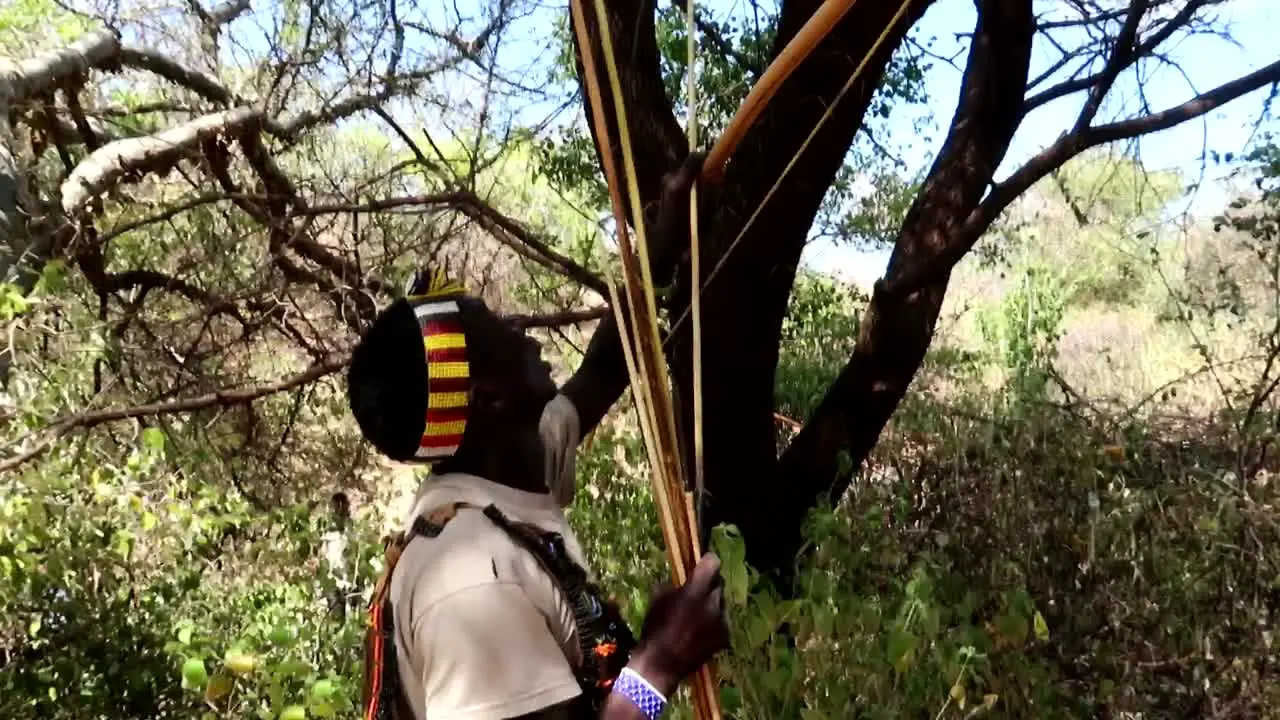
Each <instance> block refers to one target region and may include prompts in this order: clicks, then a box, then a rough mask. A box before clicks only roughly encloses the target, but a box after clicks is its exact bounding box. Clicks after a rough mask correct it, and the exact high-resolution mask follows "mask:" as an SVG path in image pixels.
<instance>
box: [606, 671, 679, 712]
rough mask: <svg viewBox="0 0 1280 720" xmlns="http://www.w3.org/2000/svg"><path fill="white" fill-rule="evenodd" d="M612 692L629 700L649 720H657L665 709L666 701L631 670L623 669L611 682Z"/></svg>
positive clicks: (656, 690) (649, 684) (655, 689)
mask: <svg viewBox="0 0 1280 720" xmlns="http://www.w3.org/2000/svg"><path fill="white" fill-rule="evenodd" d="M613 692H615V693H618V694H619V695H621V696H622V697H624V698H626V699H628V700H630V701H631V702H632V703H633V704H634V705H635V706H636V707H638V708H640V712H643V713H644V716H645V717H647V718H649V720H658V718H659V717H661V716H662V711H663V710H664V709H666V707H667V699H666V698H665V697H663V696H662V693H660V692H658V689H657V688H655V687H654V686H653V685H652V684H651V683H650V682H649V681H648V680H645V679H644V677H643V676H641V675H640V673H638V672H636V671H635V670H632V669H631V668H628V667H624V668H622V672H621V673H619V674H618V679H617V680H614V681H613Z"/></svg>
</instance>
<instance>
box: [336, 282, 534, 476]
mask: <svg viewBox="0 0 1280 720" xmlns="http://www.w3.org/2000/svg"><path fill="white" fill-rule="evenodd" d="M555 392H556V386H555V383H554V382H553V381H552V379H551V372H550V366H548V365H547V364H546V363H544V362H543V361H542V359H541V348H540V347H539V346H538V343H537V341H535V340H534V339H533V338H530V337H529V336H527V335H526V334H525V333H524V332H522V331H520V330H518V329H516V328H515V327H513V326H511V325H510V324H509V323H507V322H505V321H503V320H502V318H500V317H498V316H497V315H496V314H494V312H493V311H492V310H490V309H489V308H488V307H487V306H486V305H485V304H484V302H483V301H482V300H480V299H478V298H475V297H472V296H469V295H466V294H464V293H462V292H461V291H460V290H459V289H456V288H451V287H444V289H440V287H439V283H438V282H437V283H436V286H429V283H426V282H423V283H419V284H417V285H416V286H415V287H414V288H412V289H411V291H410V294H409V296H408V297H407V298H401V299H398V300H396V301H395V302H393V303H392V304H391V305H390V306H388V307H387V308H386V309H384V310H383V311H382V312H381V313H379V314H378V317H377V318H376V319H375V320H374V322H373V324H372V325H371V326H370V327H369V329H368V330H367V331H366V332H365V335H364V337H362V338H361V339H360V342H359V344H357V345H356V348H355V350H354V352H353V353H352V356H351V367H350V369H349V370H348V372H347V398H348V401H349V403H350V405H351V411H352V413H353V414H354V415H355V417H356V422H357V423H358V424H359V425H360V430H361V432H363V433H364V436H365V438H367V439H368V440H369V442H370V443H372V444H373V445H374V447H376V448H377V449H378V450H379V451H380V452H382V453H383V454H385V455H386V456H388V457H390V458H391V459H393V460H400V461H409V460H414V459H418V460H426V461H431V460H440V459H444V458H447V457H451V456H453V455H456V454H459V453H465V452H467V451H468V449H470V448H481V449H483V448H486V447H490V446H491V445H492V444H493V443H494V442H495V441H501V440H502V439H503V438H510V437H513V436H515V435H517V434H519V433H522V432H525V431H528V430H533V431H535V432H536V429H537V424H538V419H539V417H540V416H541V413H542V409H543V407H544V406H545V405H546V403H547V402H548V401H549V400H550V399H551V398H552V397H554V395H555ZM464 430H465V432H463V431H464Z"/></svg>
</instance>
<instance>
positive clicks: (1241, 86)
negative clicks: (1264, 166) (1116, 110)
mask: <svg viewBox="0 0 1280 720" xmlns="http://www.w3.org/2000/svg"><path fill="white" fill-rule="evenodd" d="M1275 83H1280V60H1277V61H1276V62H1273V63H1271V64H1270V65H1267V66H1265V67H1262V68H1259V69H1258V70H1255V71H1254V72H1251V73H1249V74H1248V75H1245V76H1243V77H1240V78H1237V79H1235V80H1232V81H1231V82H1228V83H1224V84H1222V85H1219V86H1218V87H1216V88H1214V89H1213V90H1210V91H1208V92H1205V93H1202V94H1200V95H1197V96H1196V97H1194V98H1192V99H1190V100H1188V101H1186V102H1184V103H1182V104H1181V105H1177V106H1175V107H1171V108H1169V109H1167V110H1163V111H1161V112H1157V113H1152V114H1149V115H1143V116H1141V117H1137V118H1132V119H1129V120H1123V121H1119V122H1114V123H1109V124H1107V125H1100V126H1098V127H1092V128H1089V129H1087V130H1084V131H1083V132H1080V133H1069V134H1066V135H1064V136H1062V137H1061V138H1059V139H1058V141H1057V142H1055V143H1054V144H1053V145H1050V146H1049V147H1047V148H1045V149H1044V150H1042V151H1041V152H1040V153H1039V154H1037V155H1036V156H1035V157H1033V158H1031V159H1030V160H1028V161H1027V162H1026V163H1025V164H1023V165H1022V167H1020V168H1018V169H1017V170H1016V171H1014V172H1013V174H1012V175H1010V176H1009V177H1008V178H1006V179H1005V180H1004V181H1003V182H1000V183H998V184H996V185H995V186H994V187H992V189H991V192H990V193H988V194H987V196H986V198H984V199H983V201H982V202H981V203H980V204H979V205H978V206H977V207H976V208H974V210H973V211H972V212H971V213H969V215H968V216H967V217H966V218H965V220H964V222H963V223H961V224H960V225H959V226H958V227H957V228H956V229H955V231H954V232H953V233H952V235H951V238H950V240H949V241H948V244H947V246H946V248H945V249H944V250H943V252H941V253H940V254H939V255H938V256H937V257H936V258H935V259H934V260H933V261H931V262H928V263H924V264H922V265H921V266H919V267H918V268H916V271H915V272H911V273H905V274H903V275H902V276H901V277H898V278H894V279H892V280H889V279H886V280H885V281H884V283H883V285H882V287H883V289H884V290H885V291H887V292H892V293H899V292H912V291H914V289H916V288H920V287H923V286H924V285H927V284H929V283H931V282H933V281H934V280H935V279H936V278H938V277H941V276H942V275H943V274H945V273H948V272H950V270H951V268H952V267H954V266H955V264H956V263H957V262H959V261H960V259H961V258H963V257H964V256H965V254H966V253H968V252H969V250H970V249H972V248H973V245H974V243H976V242H977V241H978V239H979V238H981V237H982V234H983V233H984V232H986V230H987V228H988V227H990V226H991V223H993V222H995V219H996V218H997V217H999V216H1000V213H1002V212H1004V209H1005V208H1006V207H1008V206H1009V203H1011V202H1013V201H1014V200H1015V199H1016V198H1017V197H1018V196H1019V195H1021V194H1022V193H1024V192H1026V191H1027V190H1028V189H1029V188H1030V187H1031V186H1032V185H1034V184H1036V183H1037V182H1039V181H1040V179H1041V178H1043V177H1045V176H1046V175H1048V174H1049V173H1050V172H1052V171H1053V170H1055V169H1056V168H1059V167H1061V166H1062V165H1063V164H1064V163H1066V162H1067V161H1068V160H1070V159H1071V158H1073V157H1075V156H1076V155H1079V154H1080V153H1082V152H1084V151H1085V150H1088V149H1089V148H1092V147H1097V146H1099V145H1105V144H1107V143H1111V142H1115V141H1117V140H1125V139H1129V138H1135V137H1139V136H1141V135H1147V134H1149V133H1153V132H1158V131H1160V130H1165V129H1168V128H1171V127H1173V126H1175V125H1178V124H1181V123H1183V122H1186V121H1187V120H1191V119H1194V118H1197V117H1200V116H1201V115H1204V114H1205V113H1208V112H1209V111H1211V110H1213V109H1214V108H1217V107H1220V106H1222V105H1224V104H1226V103H1228V102H1231V101H1232V100H1235V99H1237V98H1239V97H1241V96H1242V95H1246V94H1248V93H1250V92H1253V91H1254V90H1259V89H1261V88H1263V87H1266V86H1267V85H1271V84H1275Z"/></svg>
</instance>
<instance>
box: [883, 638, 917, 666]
mask: <svg viewBox="0 0 1280 720" xmlns="http://www.w3.org/2000/svg"><path fill="white" fill-rule="evenodd" d="M919 643H920V641H919V639H917V638H916V636H914V635H912V634H911V633H908V632H905V631H903V630H899V629H894V630H893V631H892V632H891V633H889V646H888V656H889V664H890V665H892V666H893V668H894V669H895V670H897V671H898V672H906V670H907V668H908V667H910V666H911V659H912V654H913V653H914V652H915V649H916V646H917V645H919Z"/></svg>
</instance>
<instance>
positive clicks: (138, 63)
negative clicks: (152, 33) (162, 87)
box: [120, 48, 237, 105]
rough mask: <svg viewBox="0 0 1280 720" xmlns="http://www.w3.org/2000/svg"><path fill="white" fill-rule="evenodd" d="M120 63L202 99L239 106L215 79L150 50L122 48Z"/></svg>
mask: <svg viewBox="0 0 1280 720" xmlns="http://www.w3.org/2000/svg"><path fill="white" fill-rule="evenodd" d="M120 63H121V64H123V65H126V66H128V67H133V68H138V69H141V70H147V71H149V72H152V73H155V74H156V75H159V76H160V77H162V78H164V79H165V80H168V81H169V82H171V83H173V84H175V85H180V86H182V87H184V88H187V89H188V90H190V91H192V92H194V93H196V94H197V95H199V96H200V97H203V98H205V99H206V100H211V101H213V102H215V103H218V104H219V105H233V104H237V101H236V98H235V96H234V95H232V94H231V91H230V90H228V89H226V88H225V87H223V86H222V84H221V83H219V82H218V81H217V80H215V79H214V78H211V77H209V76H208V75H205V74H204V73H201V72H198V71H196V70H191V69H188V68H185V67H182V66H181V65H179V64H178V63H176V62H174V61H173V60H171V59H169V58H167V57H165V56H164V55H161V54H159V53H155V52H151V51H149V50H136V49H133V48H122V49H121V50H120Z"/></svg>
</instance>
